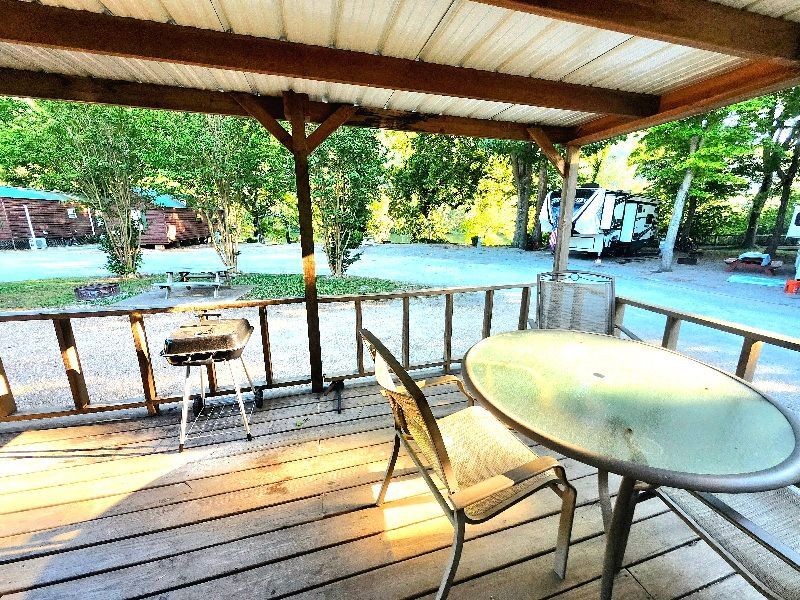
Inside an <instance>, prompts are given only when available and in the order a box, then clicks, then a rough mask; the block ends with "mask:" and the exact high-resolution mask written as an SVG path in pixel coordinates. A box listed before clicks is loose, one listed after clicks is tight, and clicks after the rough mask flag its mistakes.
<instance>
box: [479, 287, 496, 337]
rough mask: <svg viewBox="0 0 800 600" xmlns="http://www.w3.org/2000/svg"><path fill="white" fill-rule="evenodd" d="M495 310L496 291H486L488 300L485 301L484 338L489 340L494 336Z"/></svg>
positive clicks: (482, 333)
mask: <svg viewBox="0 0 800 600" xmlns="http://www.w3.org/2000/svg"><path fill="white" fill-rule="evenodd" d="M493 308H494V290H486V298H485V299H484V301H483V331H482V332H481V335H482V337H484V338H487V337H489V336H490V335H492V310H493Z"/></svg>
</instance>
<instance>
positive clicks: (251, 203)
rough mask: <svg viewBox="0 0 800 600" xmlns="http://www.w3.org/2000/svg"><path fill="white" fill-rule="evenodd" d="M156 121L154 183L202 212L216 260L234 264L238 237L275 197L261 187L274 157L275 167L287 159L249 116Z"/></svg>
mask: <svg viewBox="0 0 800 600" xmlns="http://www.w3.org/2000/svg"><path fill="white" fill-rule="evenodd" d="M162 123H163V126H164V128H165V132H164V133H165V135H164V136H163V137H162V140H163V143H164V144H165V148H164V149H163V153H162V156H161V157H160V160H159V162H158V165H157V166H158V167H159V168H158V172H159V173H160V175H161V178H160V179H159V180H157V181H156V182H155V184H156V185H158V187H160V188H161V189H163V190H164V191H168V192H170V193H173V194H176V195H179V196H181V197H183V198H185V199H186V200H187V202H188V203H189V205H190V206H192V207H193V208H194V209H196V210H197V211H198V212H199V213H200V214H201V215H202V217H203V219H204V220H205V221H206V223H207V224H208V227H209V230H210V231H211V241H212V244H213V245H214V249H215V250H216V251H217V254H218V255H219V257H220V260H221V261H222V263H223V264H224V265H225V266H226V267H230V268H232V269H233V270H237V269H238V256H239V242H240V240H241V239H242V238H243V237H246V235H248V233H249V232H252V231H253V230H254V220H255V219H256V218H257V219H259V221H260V219H262V218H263V216H261V215H264V216H266V212H267V208H266V207H268V206H269V205H270V204H271V203H273V202H275V201H277V198H275V197H273V196H272V194H273V193H279V192H275V191H273V192H271V191H268V190H270V188H267V187H265V185H267V182H270V181H272V180H273V178H274V177H275V174H274V172H273V173H271V171H274V170H275V164H274V163H275V162H276V161H275V160H274V159H276V157H277V158H278V160H277V163H278V167H277V171H278V172H280V169H281V165H282V164H288V163H286V162H285V161H282V159H280V158H279V157H280V154H279V153H277V152H270V151H269V149H270V147H271V144H273V143H272V142H271V141H270V139H269V135H268V133H267V132H266V131H265V130H264V128H263V127H262V126H261V125H259V124H258V123H257V122H255V121H254V120H252V119H245V118H241V117H222V116H218V115H194V114H186V113H180V114H173V115H172V116H169V117H165V120H164V121H163V122H162ZM270 157H272V158H273V161H272V162H270V160H269V158H270ZM285 178H286V176H285V175H283V174H281V176H280V178H279V183H278V184H277V185H276V189H277V190H282V189H284V187H285V186H284V184H283V183H280V182H281V181H285ZM248 210H251V211H253V212H254V213H255V215H256V216H255V217H254V216H253V215H252V213H249V212H248ZM255 225H256V226H258V223H256V224H255Z"/></svg>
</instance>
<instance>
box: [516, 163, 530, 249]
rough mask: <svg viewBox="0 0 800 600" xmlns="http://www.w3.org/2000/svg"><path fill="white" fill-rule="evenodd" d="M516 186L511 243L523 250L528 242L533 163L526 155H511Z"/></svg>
mask: <svg viewBox="0 0 800 600" xmlns="http://www.w3.org/2000/svg"><path fill="white" fill-rule="evenodd" d="M511 170H512V172H513V173H514V186H515V187H516V188H517V220H516V222H515V224H514V240H513V241H512V242H511V245H512V246H514V247H515V248H520V249H522V250H524V249H525V247H526V246H527V244H528V220H529V214H530V199H531V171H532V170H533V165H532V164H531V161H530V159H528V158H527V157H525V156H517V155H512V156H511Z"/></svg>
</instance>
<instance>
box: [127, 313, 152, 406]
mask: <svg viewBox="0 0 800 600" xmlns="http://www.w3.org/2000/svg"><path fill="white" fill-rule="evenodd" d="M129 318H130V321H131V334H132V335H133V346H134V348H136V359H137V360H138V361H139V373H140V374H141V376H142V391H143V392H144V401H145V402H146V403H147V412H148V413H149V414H151V415H156V414H158V412H159V408H158V403H157V402H156V398H157V394H156V379H155V375H153V363H152V360H151V359H150V347H149V346H148V345H147V331H146V330H145V328H144V317H143V316H142V313H140V312H132V313H131V314H130V317H129Z"/></svg>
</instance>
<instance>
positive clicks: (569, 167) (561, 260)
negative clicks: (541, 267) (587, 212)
mask: <svg viewBox="0 0 800 600" xmlns="http://www.w3.org/2000/svg"><path fill="white" fill-rule="evenodd" d="M566 154H567V155H566V157H565V158H564V175H563V177H564V185H563V187H562V189H561V210H560V211H559V213H558V229H557V233H556V252H555V256H554V258H553V271H566V270H567V268H568V263H569V240H570V238H571V237H572V214H573V210H574V208H575V192H576V190H577V188H578V167H579V166H580V159H581V147H580V146H567V153H566Z"/></svg>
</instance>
